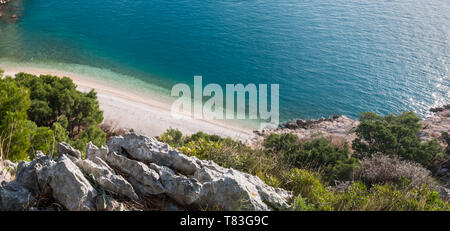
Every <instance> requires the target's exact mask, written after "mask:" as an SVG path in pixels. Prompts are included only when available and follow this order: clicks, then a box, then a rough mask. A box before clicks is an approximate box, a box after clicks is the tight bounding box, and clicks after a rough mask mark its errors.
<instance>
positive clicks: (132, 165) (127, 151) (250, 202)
mask: <svg viewBox="0 0 450 231" xmlns="http://www.w3.org/2000/svg"><path fill="white" fill-rule="evenodd" d="M108 147H109V148H110V153H109V154H107V156H106V158H105V159H106V162H107V163H108V164H110V165H111V166H115V167H118V168H122V171H125V172H126V173H127V174H129V175H130V177H131V178H133V180H134V181H135V184H137V185H136V186H137V188H140V189H141V191H143V192H147V193H148V194H165V195H167V196H169V197H170V198H172V199H173V200H175V201H177V202H178V203H180V204H182V205H186V206H196V207H209V208H213V207H214V208H217V207H218V208H222V209H224V210H272V209H285V208H288V207H289V201H290V199H291V197H292V195H291V193H289V192H287V191H285V190H282V189H275V188H272V187H270V186H268V185H266V184H265V183H264V182H262V181H261V180H260V179H259V178H258V177H256V176H252V175H249V174H245V173H242V172H239V171H237V170H234V169H226V168H222V167H220V166H218V165H217V164H215V163H213V162H210V161H204V160H199V159H197V158H195V157H188V156H186V155H184V154H182V153H180V152H179V151H177V150H176V149H173V148H171V147H169V146H168V145H167V144H164V143H161V142H159V141H157V140H156V139H154V138H147V137H145V136H140V135H137V134H134V133H128V134H125V135H124V136H123V137H122V136H119V137H113V138H112V139H111V140H110V141H109V142H108ZM91 152H93V153H95V152H96V153H98V152H99V151H98V150H93V151H90V150H87V153H91ZM88 155H89V154H88ZM127 156H129V157H130V158H131V159H129V158H128V157H127ZM133 159H134V160H133ZM143 163H149V164H147V165H145V164H143ZM155 185H156V186H157V187H156V188H155V187H154V186H155ZM149 186H152V187H149Z"/></svg>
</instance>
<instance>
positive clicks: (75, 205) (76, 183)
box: [49, 154, 97, 211]
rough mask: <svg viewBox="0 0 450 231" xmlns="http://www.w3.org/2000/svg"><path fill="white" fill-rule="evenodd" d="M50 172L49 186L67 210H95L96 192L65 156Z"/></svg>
mask: <svg viewBox="0 0 450 231" xmlns="http://www.w3.org/2000/svg"><path fill="white" fill-rule="evenodd" d="M51 171H52V177H51V180H50V183H49V184H50V186H51V188H52V189H53V190H52V194H53V197H54V198H55V199H56V200H57V201H59V202H60V203H61V204H62V205H64V207H65V208H67V209H68V210H87V211H91V210H95V205H94V203H93V201H94V198H95V196H97V191H96V190H95V189H94V188H93V187H92V186H91V184H90V183H89V181H88V180H87V179H86V178H85V177H84V176H83V173H81V171H80V169H79V168H78V167H77V166H76V165H75V164H74V163H73V162H72V161H71V160H70V159H69V158H68V157H67V156H65V155H64V154H63V155H62V156H61V157H60V159H59V160H58V161H57V163H56V164H55V166H54V167H53V168H52V169H51Z"/></svg>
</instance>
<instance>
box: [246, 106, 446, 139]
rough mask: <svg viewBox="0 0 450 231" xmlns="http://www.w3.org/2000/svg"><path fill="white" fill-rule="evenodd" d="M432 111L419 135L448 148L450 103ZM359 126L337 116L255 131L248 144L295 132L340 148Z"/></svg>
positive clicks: (354, 135) (424, 121)
mask: <svg viewBox="0 0 450 231" xmlns="http://www.w3.org/2000/svg"><path fill="white" fill-rule="evenodd" d="M430 112H431V113H432V115H430V116H428V117H426V118H425V119H423V120H422V121H420V123H421V124H422V130H421V132H420V133H419V134H418V135H419V137H420V139H421V140H422V141H428V140H431V139H437V140H438V141H439V142H440V143H441V145H443V146H444V147H447V145H448V144H447V143H446V142H445V141H444V140H443V138H442V133H443V132H450V104H448V105H444V106H442V107H437V108H431V109H430ZM358 125H359V121H358V120H356V119H350V118H348V117H347V116H345V115H340V116H338V115H335V116H333V117H332V118H322V119H319V120H295V121H290V122H287V123H284V124H281V125H280V126H279V127H278V128H276V129H261V130H255V131H254V136H253V137H252V138H251V139H250V140H249V141H248V144H249V145H251V146H253V147H258V146H260V145H261V144H262V142H263V141H264V138H265V137H267V136H268V135H270V134H272V133H276V134H283V133H292V134H295V135H297V136H298V137H299V139H300V140H304V141H308V140H312V139H314V138H319V137H323V138H327V139H329V140H330V141H331V142H332V143H333V144H335V145H338V146H341V145H344V144H345V143H347V144H349V145H350V146H351V143H352V141H353V140H354V139H355V138H356V134H355V133H354V131H355V129H356V127H357V126H358Z"/></svg>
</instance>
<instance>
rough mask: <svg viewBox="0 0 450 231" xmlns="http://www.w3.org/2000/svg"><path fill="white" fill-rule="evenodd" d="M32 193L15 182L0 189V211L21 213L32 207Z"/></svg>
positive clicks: (33, 199)
mask: <svg viewBox="0 0 450 231" xmlns="http://www.w3.org/2000/svg"><path fill="white" fill-rule="evenodd" d="M34 203H35V198H34V197H33V195H32V193H31V192H30V191H29V190H28V189H27V188H25V187H24V186H23V185H21V184H20V183H18V182H17V181H13V182H10V183H7V184H3V185H2V186H1V187H0V210H3V211H23V210H26V209H28V208H29V207H30V206H32V205H34Z"/></svg>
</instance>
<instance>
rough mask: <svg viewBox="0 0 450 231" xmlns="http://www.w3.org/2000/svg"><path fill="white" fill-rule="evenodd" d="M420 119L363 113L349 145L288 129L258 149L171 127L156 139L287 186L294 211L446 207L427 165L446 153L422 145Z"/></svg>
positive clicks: (431, 145)
mask: <svg viewBox="0 0 450 231" xmlns="http://www.w3.org/2000/svg"><path fill="white" fill-rule="evenodd" d="M419 120H420V118H419V117H418V116H417V115H415V114H414V113H412V112H405V113H403V114H401V115H398V116H393V115H388V116H385V117H381V116H379V115H376V114H374V113H363V114H361V124H360V125H359V126H358V128H357V129H356V134H357V136H358V138H357V139H356V140H355V141H354V142H353V144H352V147H353V151H352V150H350V147H349V146H348V145H344V146H343V147H335V146H333V145H332V144H331V143H330V142H329V141H328V140H327V139H324V138H316V139H313V140H311V141H299V140H298V138H297V136H295V135H293V134H271V135H269V136H268V137H266V139H265V141H264V144H263V147H261V148H257V149H252V148H250V147H248V146H246V145H244V144H242V143H241V142H237V141H234V140H232V139H229V138H227V139H225V138H221V137H219V136H215V135H207V134H204V133H202V132H199V133H196V134H194V135H191V136H183V134H182V133H181V132H180V131H179V130H176V129H169V130H167V131H166V132H165V133H164V134H162V135H161V136H160V138H159V140H160V141H162V142H166V143H168V144H170V145H171V146H173V147H175V148H178V149H179V150H180V151H181V152H183V153H185V154H187V155H189V156H196V157H198V158H200V159H205V160H213V161H214V162H216V163H217V164H219V165H221V166H223V167H227V168H234V169H237V170H240V171H243V172H247V173H250V174H253V175H256V176H258V177H259V178H261V179H262V180H263V181H264V182H266V183H267V184H269V185H271V186H274V187H281V188H284V189H286V190H290V191H292V192H293V193H294V195H295V199H294V200H293V202H292V209H293V210H450V207H449V203H448V201H443V200H442V199H441V198H440V197H439V193H438V192H437V191H436V190H437V187H438V185H437V183H436V181H434V180H433V179H432V177H431V176H430V171H429V170H427V169H426V168H428V169H430V170H434V169H435V165H436V164H438V163H439V161H440V160H444V159H445V158H448V156H449V153H448V148H447V153H445V152H444V150H443V148H442V147H441V146H440V145H439V143H438V142H437V141H436V140H433V141H429V142H425V143H421V142H420V139H419V138H418V137H417V134H418V132H419V130H420V124H419V123H418V122H419ZM443 138H444V139H449V138H448V135H445V134H443ZM447 142H448V141H447Z"/></svg>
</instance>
